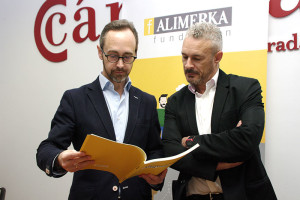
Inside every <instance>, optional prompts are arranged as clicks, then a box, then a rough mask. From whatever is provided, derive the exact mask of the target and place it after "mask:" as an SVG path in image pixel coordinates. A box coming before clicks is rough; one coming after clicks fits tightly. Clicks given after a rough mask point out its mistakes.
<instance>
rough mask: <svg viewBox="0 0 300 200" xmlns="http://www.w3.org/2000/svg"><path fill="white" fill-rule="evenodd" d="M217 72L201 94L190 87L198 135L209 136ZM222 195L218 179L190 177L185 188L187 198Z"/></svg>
mask: <svg viewBox="0 0 300 200" xmlns="http://www.w3.org/2000/svg"><path fill="white" fill-rule="evenodd" d="M218 77H219V70H218V71H217V72H216V74H215V75H214V76H213V78H212V79H211V80H209V81H208V82H207V83H206V90H205V92H204V93H203V94H200V93H198V92H196V91H195V88H194V87H193V86H192V85H189V86H188V87H189V90H190V91H191V92H192V93H193V94H195V102H196V105H195V109H196V120H197V127H198V132H199V134H200V135H203V134H211V115H212V109H213V104H214V97H215V93H216V87H217V80H218ZM209 193H222V187H221V183H220V179H219V177H218V178H217V180H216V182H212V181H209V180H205V179H202V178H198V177H192V178H191V180H190V181H189V183H188V186H187V196H190V195H192V194H201V195H205V194H209Z"/></svg>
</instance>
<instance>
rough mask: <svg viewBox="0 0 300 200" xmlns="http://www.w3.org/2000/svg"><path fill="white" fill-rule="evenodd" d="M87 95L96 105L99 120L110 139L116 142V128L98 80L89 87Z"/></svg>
mask: <svg viewBox="0 0 300 200" xmlns="http://www.w3.org/2000/svg"><path fill="white" fill-rule="evenodd" d="M87 95H88V97H89V99H90V100H91V102H92V104H93V105H94V107H95V109H96V111H97V113H98V115H99V118H100V120H101V121H102V124H103V125H104V127H105V129H106V132H107V134H108V136H109V137H108V139H111V140H114V141H115V140H116V136H115V131H114V127H113V124H112V121H111V117H110V114H109V111H108V108H107V105H106V101H105V98H104V95H103V91H102V89H101V87H100V83H99V79H98V78H97V79H96V80H95V81H94V82H93V83H91V84H90V85H89V86H88V92H87Z"/></svg>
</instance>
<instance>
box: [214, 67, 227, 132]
mask: <svg viewBox="0 0 300 200" xmlns="http://www.w3.org/2000/svg"><path fill="white" fill-rule="evenodd" d="M228 86H229V83H228V75H227V74H225V73H224V72H223V71H222V70H221V69H220V73H219V78H218V84H217V89H216V94H215V99H214V105H213V110H212V116H211V132H212V133H217V132H218V131H219V130H218V129H219V123H220V118H221V113H222V111H223V107H224V105H225V102H226V99H227V95H228Z"/></svg>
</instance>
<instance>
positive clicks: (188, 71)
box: [184, 69, 199, 74]
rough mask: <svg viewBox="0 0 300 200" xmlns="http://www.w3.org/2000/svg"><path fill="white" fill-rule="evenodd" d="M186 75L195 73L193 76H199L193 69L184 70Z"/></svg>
mask: <svg viewBox="0 0 300 200" xmlns="http://www.w3.org/2000/svg"><path fill="white" fill-rule="evenodd" d="M184 73H185V74H187V73H193V74H199V72H197V71H195V70H193V69H185V70H184Z"/></svg>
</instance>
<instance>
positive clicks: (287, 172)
mask: <svg viewBox="0 0 300 200" xmlns="http://www.w3.org/2000/svg"><path fill="white" fill-rule="evenodd" d="M298 2H299V1H298V0H282V1H281V7H282V9H283V10H286V11H289V10H292V9H293V8H295V7H296V5H297V4H298ZM299 19H300V9H299V8H298V9H297V10H296V11H295V12H293V13H292V14H290V15H288V16H286V17H283V18H274V17H272V16H269V42H275V43H277V42H278V41H283V42H285V43H287V42H288V41H289V40H292V39H293V36H292V34H294V33H297V34H298V45H297V46H298V47H299V45H300V43H299V35H300V28H299V27H300V20H299ZM299 63H300V51H299V49H298V50H294V51H289V50H286V51H279V52H278V51H276V50H275V48H273V52H272V53H271V52H269V53H268V71H267V104H266V112H267V118H266V128H265V130H266V154H265V161H266V162H265V165H266V168H267V170H268V173H269V175H270V177H271V181H272V183H273V186H274V188H275V191H276V193H277V197H278V199H291V200H297V199H299V196H300V190H299V179H300V171H299V168H300V161H299V153H300V146H299V143H298V142H299V141H300V134H299V129H298V125H299V123H300V118H299V112H300V104H299V102H300V95H299V89H300V81H299V73H300V68H299V66H300V65H299Z"/></svg>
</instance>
